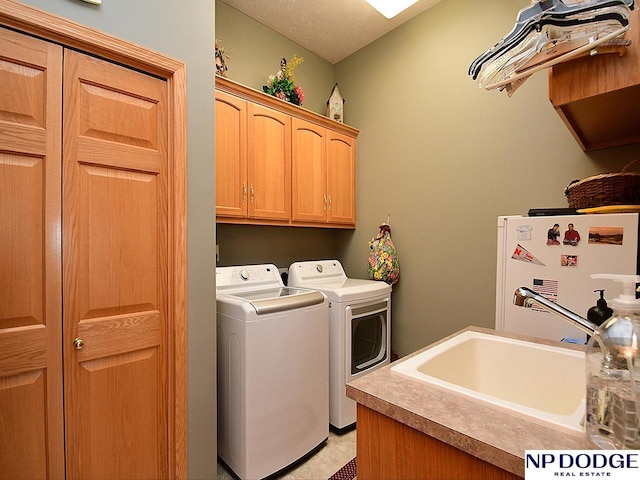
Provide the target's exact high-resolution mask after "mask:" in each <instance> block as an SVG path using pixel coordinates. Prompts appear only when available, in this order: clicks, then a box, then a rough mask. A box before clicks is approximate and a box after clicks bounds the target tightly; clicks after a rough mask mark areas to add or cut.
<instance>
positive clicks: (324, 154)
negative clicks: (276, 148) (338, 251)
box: [291, 118, 356, 225]
mask: <svg viewBox="0 0 640 480" xmlns="http://www.w3.org/2000/svg"><path fill="white" fill-rule="evenodd" d="M292 164H293V166H292V169H293V175H292V179H293V185H292V207H291V219H292V221H293V222H319V223H329V224H344V225H355V220H356V219H355V215H356V211H355V185H356V183H355V180H356V179H355V139H354V138H353V137H350V136H347V135H343V134H341V133H338V132H336V131H333V130H330V129H327V128H324V127H320V126H318V125H316V124H314V123H311V122H308V121H306V120H301V119H298V118H294V119H293V161H292Z"/></svg>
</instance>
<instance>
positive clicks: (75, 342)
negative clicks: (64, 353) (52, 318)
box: [73, 338, 84, 350]
mask: <svg viewBox="0 0 640 480" xmlns="http://www.w3.org/2000/svg"><path fill="white" fill-rule="evenodd" d="M73 346H74V347H76V350H82V347H84V340H83V339H81V338H76V339H74V340H73Z"/></svg>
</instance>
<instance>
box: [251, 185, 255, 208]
mask: <svg viewBox="0 0 640 480" xmlns="http://www.w3.org/2000/svg"><path fill="white" fill-rule="evenodd" d="M250 188H251V203H253V197H254V194H255V192H254V190H253V183H252V184H251V186H250Z"/></svg>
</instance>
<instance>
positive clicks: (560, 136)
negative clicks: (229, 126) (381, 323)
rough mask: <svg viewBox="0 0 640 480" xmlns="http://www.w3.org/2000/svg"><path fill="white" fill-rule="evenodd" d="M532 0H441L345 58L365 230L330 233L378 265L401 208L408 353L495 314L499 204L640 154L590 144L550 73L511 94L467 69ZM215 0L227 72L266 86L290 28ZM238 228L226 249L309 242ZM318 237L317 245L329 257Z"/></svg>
mask: <svg viewBox="0 0 640 480" xmlns="http://www.w3.org/2000/svg"><path fill="white" fill-rule="evenodd" d="M529 3H530V2H529V1H528V0H517V1H513V0H485V1H482V2H469V1H463V0H443V1H442V2H440V3H438V4H437V5H436V6H435V7H433V8H431V9H430V10H428V11H426V12H425V13H423V14H421V15H419V16H418V17H416V18H414V19H413V20H411V21H409V22H407V23H406V24H405V25H403V26H401V27H399V28H397V29H396V30H394V31H393V32H390V33H389V34H387V35H385V36H384V37H382V38H380V39H379V40H378V41H376V42H374V43H373V44H371V45H369V46H367V47H365V48H363V49H362V50H360V51H358V52H356V53H355V54H353V55H351V56H350V57H348V58H346V59H345V60H343V61H341V62H339V63H338V64H336V65H335V67H334V74H335V80H336V81H337V82H339V84H340V91H341V93H342V94H343V95H344V97H345V98H346V99H347V102H346V103H345V121H346V122H347V123H348V124H350V125H353V126H355V127H356V128H358V129H360V135H359V136H358V168H357V175H358V177H357V179H358V185H357V194H358V203H357V207H358V223H357V230H356V231H355V232H339V231H338V232H334V233H332V234H331V235H333V238H331V241H334V242H335V247H334V248H335V249H334V250H332V251H331V253H334V252H335V255H331V256H335V257H336V258H338V259H340V260H341V261H342V262H343V264H344V265H345V268H346V270H347V273H348V275H349V276H353V277H360V278H366V275H367V271H366V265H367V256H368V253H369V249H368V241H369V240H370V239H371V237H372V236H373V235H375V233H376V232H377V230H378V228H377V227H378V225H379V224H380V223H381V222H383V221H386V219H387V215H391V227H392V238H393V240H394V242H395V245H396V247H397V250H398V253H399V258H400V269H401V275H400V281H399V283H398V284H396V285H395V286H394V289H393V301H392V305H393V306H392V308H393V320H392V324H393V339H392V341H393V349H394V351H395V352H397V353H398V354H400V355H405V354H408V353H411V352H412V351H414V350H416V349H418V348H420V347H422V346H424V345H427V344H429V343H431V342H433V341H435V340H438V339H440V338H442V337H444V336H446V335H448V334H450V333H453V332H455V331H457V330H459V329H461V328H464V327H466V326H468V325H479V326H484V327H493V325H494V317H495V277H496V239H497V229H496V224H497V217H498V216H499V215H512V214H526V212H527V211H528V210H529V208H534V207H536V208H537V207H564V206H567V202H566V199H565V198H564V195H563V191H564V188H565V187H566V185H567V183H568V182H569V181H570V180H572V179H575V178H585V177H587V176H590V175H594V174H597V173H602V172H610V171H619V170H620V169H621V168H622V167H623V166H624V165H626V164H627V163H628V162H630V161H631V160H633V159H635V158H638V156H639V154H640V145H636V146H629V147H621V148H612V149H607V150H604V151H598V152H592V153H589V154H585V153H584V152H582V150H581V149H580V147H579V146H578V144H577V143H576V142H575V141H574V140H573V137H571V135H570V133H569V131H568V130H567V129H566V127H565V126H564V124H563V123H562V122H561V120H560V118H559V116H558V115H557V114H556V113H555V111H554V109H553V107H552V106H551V104H550V103H549V100H548V92H547V77H546V73H545V72H541V73H538V74H536V75H534V76H533V77H532V78H531V79H529V80H528V81H527V82H526V83H525V84H524V85H523V86H522V87H520V89H519V90H518V91H517V92H516V93H515V94H514V95H513V96H512V97H511V98H509V97H507V95H506V94H505V93H501V92H496V91H492V92H487V91H484V90H483V89H480V88H478V86H477V83H476V82H475V81H473V80H472V79H471V78H470V77H468V76H467V69H468V67H469V64H470V63H471V61H472V60H473V59H475V58H476V57H477V56H478V55H480V54H481V53H483V52H484V51H485V50H486V49H488V48H489V47H491V46H492V45H494V44H495V43H496V42H497V41H498V40H500V39H501V38H502V37H503V36H504V35H505V34H507V33H508V32H509V31H510V30H511V29H512V27H513V25H514V22H515V19H516V16H517V13H518V10H519V9H521V8H524V7H525V6H527V5H528V4H529ZM216 5H217V10H216V32H217V36H218V38H219V39H221V40H222V41H223V45H224V46H225V48H226V49H227V50H228V51H229V52H231V53H232V57H231V59H230V75H229V77H230V78H232V79H234V80H238V81H240V82H241V83H246V84H249V85H250V86H253V87H254V88H259V87H260V85H261V84H262V83H263V81H264V78H265V76H266V75H268V73H269V72H271V70H273V67H272V66H271V64H270V63H269V62H268V63H266V64H265V63H264V57H265V56H266V57H273V56H275V57H276V58H277V56H278V55H279V53H278V51H272V52H269V51H268V50H269V49H271V48H272V47H274V46H276V45H278V43H279V42H284V43H285V44H286V42H287V41H286V39H285V40H283V39H282V38H281V36H280V35H279V34H277V33H276V32H273V31H270V30H269V29H266V28H265V27H263V26H262V25H260V24H257V23H256V22H254V21H253V20H251V19H248V18H247V17H246V16H244V15H242V14H240V13H239V12H237V11H235V10H233V9H231V8H229V7H228V6H226V5H224V4H223V3H221V2H217V3H216ZM225 24H226V25H228V26H229V29H228V30H225V31H226V32H228V33H227V34H226V35H223V34H222V33H221V32H223V30H224V29H225V27H224V25H225ZM236 42H238V43H236ZM242 42H244V43H242ZM241 45H242V46H241ZM265 46H266V47H265ZM265 48H267V50H265ZM276 50H277V49H276ZM290 50H297V51H298V53H300V51H302V49H301V48H298V49H296V47H295V44H294V45H293V46H292V47H291V49H290ZM235 52H242V53H241V55H235ZM305 62H306V60H305ZM305 66H306V63H305V64H303V65H302V67H301V68H300V70H301V74H302V71H303V70H304V68H305ZM300 78H301V79H302V77H300ZM301 83H302V82H301ZM329 83H330V84H331V83H332V82H329ZM303 86H305V87H306V84H303ZM320 111H322V110H320ZM234 228H241V227H234ZM226 229H227V227H224V226H219V227H218V239H219V241H220V242H221V248H223V247H224V245H222V242H224V241H226V240H227V239H229V240H233V241H232V242H231V243H230V244H229V245H230V246H229V247H225V248H232V249H233V243H234V242H237V244H238V245H242V246H243V248H241V249H238V250H234V255H233V263H243V259H244V258H252V259H254V258H255V257H256V254H255V253H254V252H251V251H250V249H249V248H247V247H248V246H249V244H251V245H253V246H255V248H259V249H260V251H261V252H264V253H262V255H263V256H262V257H261V258H265V259H267V258H268V257H269V255H270V254H271V253H272V252H276V253H277V255H280V256H282V252H283V251H287V249H290V250H291V251H296V248H297V245H296V243H295V242H296V237H295V236H294V235H292V236H291V237H290V238H287V236H285V235H274V234H273V233H271V232H267V231H265V232H264V233H265V234H264V235H262V234H260V233H262V231H260V233H256V232H254V231H251V230H246V234H247V235H248V236H252V237H253V240H246V239H244V238H243V240H242V241H240V238H241V236H242V235H243V233H244V231H241V230H236V231H235V232H234V234H233V235H227V233H226V231H225V230H226ZM254 235H255V236H254ZM258 235H259V236H258ZM312 250H313V249H312V248H311V249H309V250H308V251H309V252H310V253H309V255H308V256H309V258H319V257H320V255H315V256H314V255H313V251H312ZM323 252H324V251H323ZM224 260H225V258H224V250H222V261H223V262H224ZM280 266H284V265H280Z"/></svg>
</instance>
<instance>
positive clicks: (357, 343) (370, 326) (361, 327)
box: [347, 301, 388, 375]
mask: <svg viewBox="0 0 640 480" xmlns="http://www.w3.org/2000/svg"><path fill="white" fill-rule="evenodd" d="M347 311H348V314H347V317H348V322H347V325H349V326H350V328H349V330H350V332H349V333H350V337H351V338H350V347H351V350H350V352H349V357H350V362H349V363H350V366H349V368H350V372H351V375H357V374H358V373H362V372H364V371H365V370H367V369H369V368H371V367H373V366H374V365H377V364H379V363H380V362H384V361H385V360H386V358H387V355H388V352H387V316H388V315H387V313H388V303H387V302H386V301H384V302H378V303H375V304H373V305H366V306H359V307H353V308H351V307H347Z"/></svg>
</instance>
